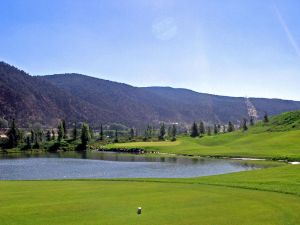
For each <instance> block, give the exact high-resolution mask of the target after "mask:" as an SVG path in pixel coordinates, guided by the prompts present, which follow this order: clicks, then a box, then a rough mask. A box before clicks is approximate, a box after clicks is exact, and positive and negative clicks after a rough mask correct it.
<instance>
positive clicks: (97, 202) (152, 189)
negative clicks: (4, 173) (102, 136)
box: [0, 165, 300, 225]
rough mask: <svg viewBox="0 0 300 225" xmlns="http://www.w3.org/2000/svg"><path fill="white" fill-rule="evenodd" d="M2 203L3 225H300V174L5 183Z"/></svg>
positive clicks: (279, 170)
mask: <svg viewBox="0 0 300 225" xmlns="http://www.w3.org/2000/svg"><path fill="white" fill-rule="evenodd" d="M287 193H288V194H287ZM0 199H1V200H0V202H1V205H0V212H1V213H0V221H1V225H6V224H16V225H18V224H124V225H126V224H128V225H133V224H145V225H148V224H156V225H159V224H164V225H165V224H204V225H205V224H216V225H223V224H224V225H235V224H243V225H247V224H249V225H255V224H258V225H261V224H264V225H265V224H270V225H276V224H278V225H284V224H299V221H300V214H299V210H300V166H296V165H293V166H281V167H276V168H269V169H264V170H258V171H249V172H240V173H232V174H227V175H218V176H211V177H202V178H190V179H135V180H134V179H133V180H71V181H1V182H0ZM139 206H141V207H142V208H143V213H142V215H140V216H138V215H137V214H136V209H137V207H139Z"/></svg>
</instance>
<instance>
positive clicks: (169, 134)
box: [168, 126, 173, 139]
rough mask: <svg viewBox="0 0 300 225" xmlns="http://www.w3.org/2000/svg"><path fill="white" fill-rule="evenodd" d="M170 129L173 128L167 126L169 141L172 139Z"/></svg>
mask: <svg viewBox="0 0 300 225" xmlns="http://www.w3.org/2000/svg"><path fill="white" fill-rule="evenodd" d="M172 128H173V126H168V138H170V139H171V137H172Z"/></svg>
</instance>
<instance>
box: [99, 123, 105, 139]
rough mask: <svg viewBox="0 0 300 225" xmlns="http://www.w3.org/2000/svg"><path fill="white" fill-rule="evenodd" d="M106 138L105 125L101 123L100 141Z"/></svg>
mask: <svg viewBox="0 0 300 225" xmlns="http://www.w3.org/2000/svg"><path fill="white" fill-rule="evenodd" d="M103 140H104V134H103V126H102V124H101V125H100V141H103Z"/></svg>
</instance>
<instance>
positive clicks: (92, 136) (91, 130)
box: [89, 127, 94, 139]
mask: <svg viewBox="0 0 300 225" xmlns="http://www.w3.org/2000/svg"><path fill="white" fill-rule="evenodd" d="M89 128H90V136H91V139H94V131H93V129H92V128H91V127H89Z"/></svg>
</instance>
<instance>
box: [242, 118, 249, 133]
mask: <svg viewBox="0 0 300 225" xmlns="http://www.w3.org/2000/svg"><path fill="white" fill-rule="evenodd" d="M242 128H243V131H246V130H248V126H247V119H246V118H244V119H243V124H242Z"/></svg>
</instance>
